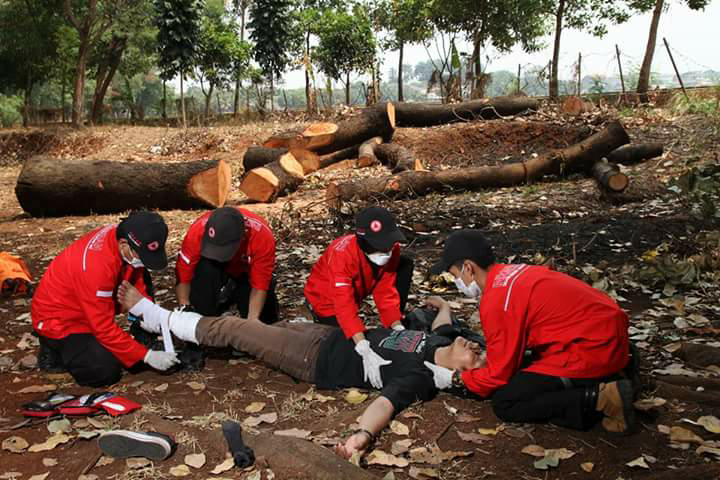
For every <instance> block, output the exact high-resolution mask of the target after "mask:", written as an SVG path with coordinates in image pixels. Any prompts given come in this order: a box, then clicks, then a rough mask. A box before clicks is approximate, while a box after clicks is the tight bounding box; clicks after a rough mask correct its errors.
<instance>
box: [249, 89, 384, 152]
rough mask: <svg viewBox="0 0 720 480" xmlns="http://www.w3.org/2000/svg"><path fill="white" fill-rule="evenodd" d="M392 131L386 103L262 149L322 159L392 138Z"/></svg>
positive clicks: (282, 136) (274, 139)
mask: <svg viewBox="0 0 720 480" xmlns="http://www.w3.org/2000/svg"><path fill="white" fill-rule="evenodd" d="M394 130H395V108H394V105H393V104H392V103H390V102H387V103H385V104H378V105H374V106H372V107H369V108H366V109H364V110H363V112H362V113H361V114H359V115H355V116H353V117H350V118H348V119H347V120H344V121H342V122H339V123H337V124H332V123H330V124H328V123H318V124H312V125H310V126H309V127H308V128H306V129H305V130H304V131H303V132H286V133H283V134H279V135H274V136H273V137H271V138H269V139H268V140H266V141H265V143H263V146H265V147H276V148H277V147H283V148H303V149H306V150H312V151H314V152H317V154H318V155H326V154H330V153H333V152H336V151H338V150H342V149H344V148H348V147H352V146H355V145H359V144H361V143H363V142H364V141H365V140H367V139H369V138H372V137H376V136H381V137H383V139H384V140H385V141H389V139H390V138H392V134H393V131H394Z"/></svg>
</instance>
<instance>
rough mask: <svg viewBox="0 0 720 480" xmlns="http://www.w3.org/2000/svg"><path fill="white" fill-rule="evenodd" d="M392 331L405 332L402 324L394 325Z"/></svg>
mask: <svg viewBox="0 0 720 480" xmlns="http://www.w3.org/2000/svg"><path fill="white" fill-rule="evenodd" d="M392 329H393V330H405V327H403V324H402V323H400V322H398V323H396V324H395V325H393V326H392Z"/></svg>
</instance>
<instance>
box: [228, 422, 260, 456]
mask: <svg viewBox="0 0 720 480" xmlns="http://www.w3.org/2000/svg"><path fill="white" fill-rule="evenodd" d="M222 430H223V435H225V440H227V443H228V448H230V453H231V454H232V456H233V460H235V466H236V467H238V468H246V467H249V466H250V465H252V464H253V463H255V453H254V452H253V451H252V449H251V448H249V447H246V446H245V442H243V439H242V428H241V427H240V424H239V423H238V422H234V421H232V420H226V421H224V422H223V423H222Z"/></svg>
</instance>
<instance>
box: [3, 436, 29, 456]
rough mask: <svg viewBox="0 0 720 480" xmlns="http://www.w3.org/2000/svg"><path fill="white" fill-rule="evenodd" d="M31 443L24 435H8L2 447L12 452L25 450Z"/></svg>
mask: <svg viewBox="0 0 720 480" xmlns="http://www.w3.org/2000/svg"><path fill="white" fill-rule="evenodd" d="M29 446H30V444H29V443H28V442H27V440H25V439H24V438H22V437H18V436H13V437H8V438H6V439H5V440H3V442H2V449H3V450H7V451H8V452H12V453H22V452H24V451H25V450H26V449H27V448H28V447H29Z"/></svg>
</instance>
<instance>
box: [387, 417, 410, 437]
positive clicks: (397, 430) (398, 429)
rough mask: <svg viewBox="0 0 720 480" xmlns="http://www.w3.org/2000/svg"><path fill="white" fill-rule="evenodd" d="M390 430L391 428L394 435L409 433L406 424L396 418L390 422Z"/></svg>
mask: <svg viewBox="0 0 720 480" xmlns="http://www.w3.org/2000/svg"><path fill="white" fill-rule="evenodd" d="M390 430H392V432H393V433H394V434H395V435H410V429H409V428H408V426H407V425H405V424H404V423H402V422H398V421H397V420H393V421H392V422H390Z"/></svg>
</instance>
